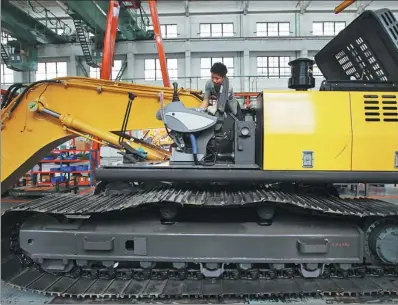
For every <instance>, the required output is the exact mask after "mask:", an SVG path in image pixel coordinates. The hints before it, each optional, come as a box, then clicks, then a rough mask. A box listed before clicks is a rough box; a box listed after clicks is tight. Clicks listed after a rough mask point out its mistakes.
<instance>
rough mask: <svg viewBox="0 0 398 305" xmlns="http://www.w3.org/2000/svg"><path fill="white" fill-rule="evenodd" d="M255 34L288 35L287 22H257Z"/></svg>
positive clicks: (288, 27) (288, 26)
mask: <svg viewBox="0 0 398 305" xmlns="http://www.w3.org/2000/svg"><path fill="white" fill-rule="evenodd" d="M256 33H257V36H289V35H290V23H289V22H257V31H256Z"/></svg>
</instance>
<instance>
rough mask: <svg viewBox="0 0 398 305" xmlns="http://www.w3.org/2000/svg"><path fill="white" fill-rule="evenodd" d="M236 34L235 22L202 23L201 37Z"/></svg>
mask: <svg viewBox="0 0 398 305" xmlns="http://www.w3.org/2000/svg"><path fill="white" fill-rule="evenodd" d="M231 36H234V24H233V23H201V24H200V37H231Z"/></svg>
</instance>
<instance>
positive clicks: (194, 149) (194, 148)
mask: <svg viewBox="0 0 398 305" xmlns="http://www.w3.org/2000/svg"><path fill="white" fill-rule="evenodd" d="M189 138H190V139H191V145H192V154H193V160H194V161H195V165H198V143H197V142H196V137H195V135H194V134H193V133H191V134H189Z"/></svg>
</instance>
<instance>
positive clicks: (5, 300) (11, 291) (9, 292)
mask: <svg viewBox="0 0 398 305" xmlns="http://www.w3.org/2000/svg"><path fill="white" fill-rule="evenodd" d="M341 193H342V194H344V195H347V196H355V194H356V192H355V191H352V190H350V188H348V189H343V190H341ZM357 194H358V195H359V196H363V195H364V187H363V186H360V187H359V188H358V193H357ZM368 196H369V197H375V198H378V199H381V200H385V201H388V202H391V203H395V204H398V185H397V186H392V185H389V186H386V187H369V188H368ZM18 201H20V200H18ZM18 201H17V202H16V201H15V200H12V199H7V198H4V199H2V201H1V206H0V209H1V210H5V209H8V208H9V207H10V206H12V205H15V204H16V203H18ZM0 288H1V301H0V302H1V304H15V305H17V304H29V305H39V304H155V303H156V304H159V303H160V301H159V302H156V301H149V300H148V301H142V300H140V302H138V301H137V300H131V299H128V300H125V299H121V300H101V299H99V300H91V299H74V298H67V299H66V298H58V297H48V296H42V295H39V294H32V293H28V292H25V291H20V290H17V289H15V288H11V287H8V286H7V285H5V284H3V283H1V287H0ZM164 303H169V302H164ZM208 303H213V304H219V303H220V302H219V301H217V300H214V301H211V302H208V301H204V300H202V301H201V300H198V299H196V300H193V301H177V302H176V301H173V302H171V303H170V304H191V305H192V304H208ZM222 303H226V304H261V305H268V304H297V305H299V304H306V305H315V304H383V305H386V304H392V305H398V297H393V298H376V297H361V298H350V297H332V298H329V297H328V298H322V299H321V298H305V299H302V298H289V299H283V300H281V299H278V300H275V299H272V300H229V301H224V302H222Z"/></svg>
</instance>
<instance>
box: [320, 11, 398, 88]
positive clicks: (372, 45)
mask: <svg viewBox="0 0 398 305" xmlns="http://www.w3.org/2000/svg"><path fill="white" fill-rule="evenodd" d="M397 45H398V21H397V19H396V18H395V16H394V14H393V13H392V11H390V10H388V9H380V10H376V11H365V12H363V13H362V14H361V15H360V16H358V17H357V18H355V19H354V20H353V21H352V22H351V23H350V24H349V25H348V26H347V27H346V28H345V29H343V30H342V31H341V32H339V33H338V34H337V35H336V37H334V38H333V39H332V40H331V41H329V42H328V43H327V44H326V46H325V47H323V49H322V50H320V51H319V52H318V53H317V54H316V55H315V62H316V63H317V65H318V68H319V70H320V71H321V72H322V75H323V76H324V77H325V78H326V80H328V81H335V80H351V79H356V80H367V81H376V80H379V81H390V82H393V83H395V84H396V83H397V80H398V54H397Z"/></svg>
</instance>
